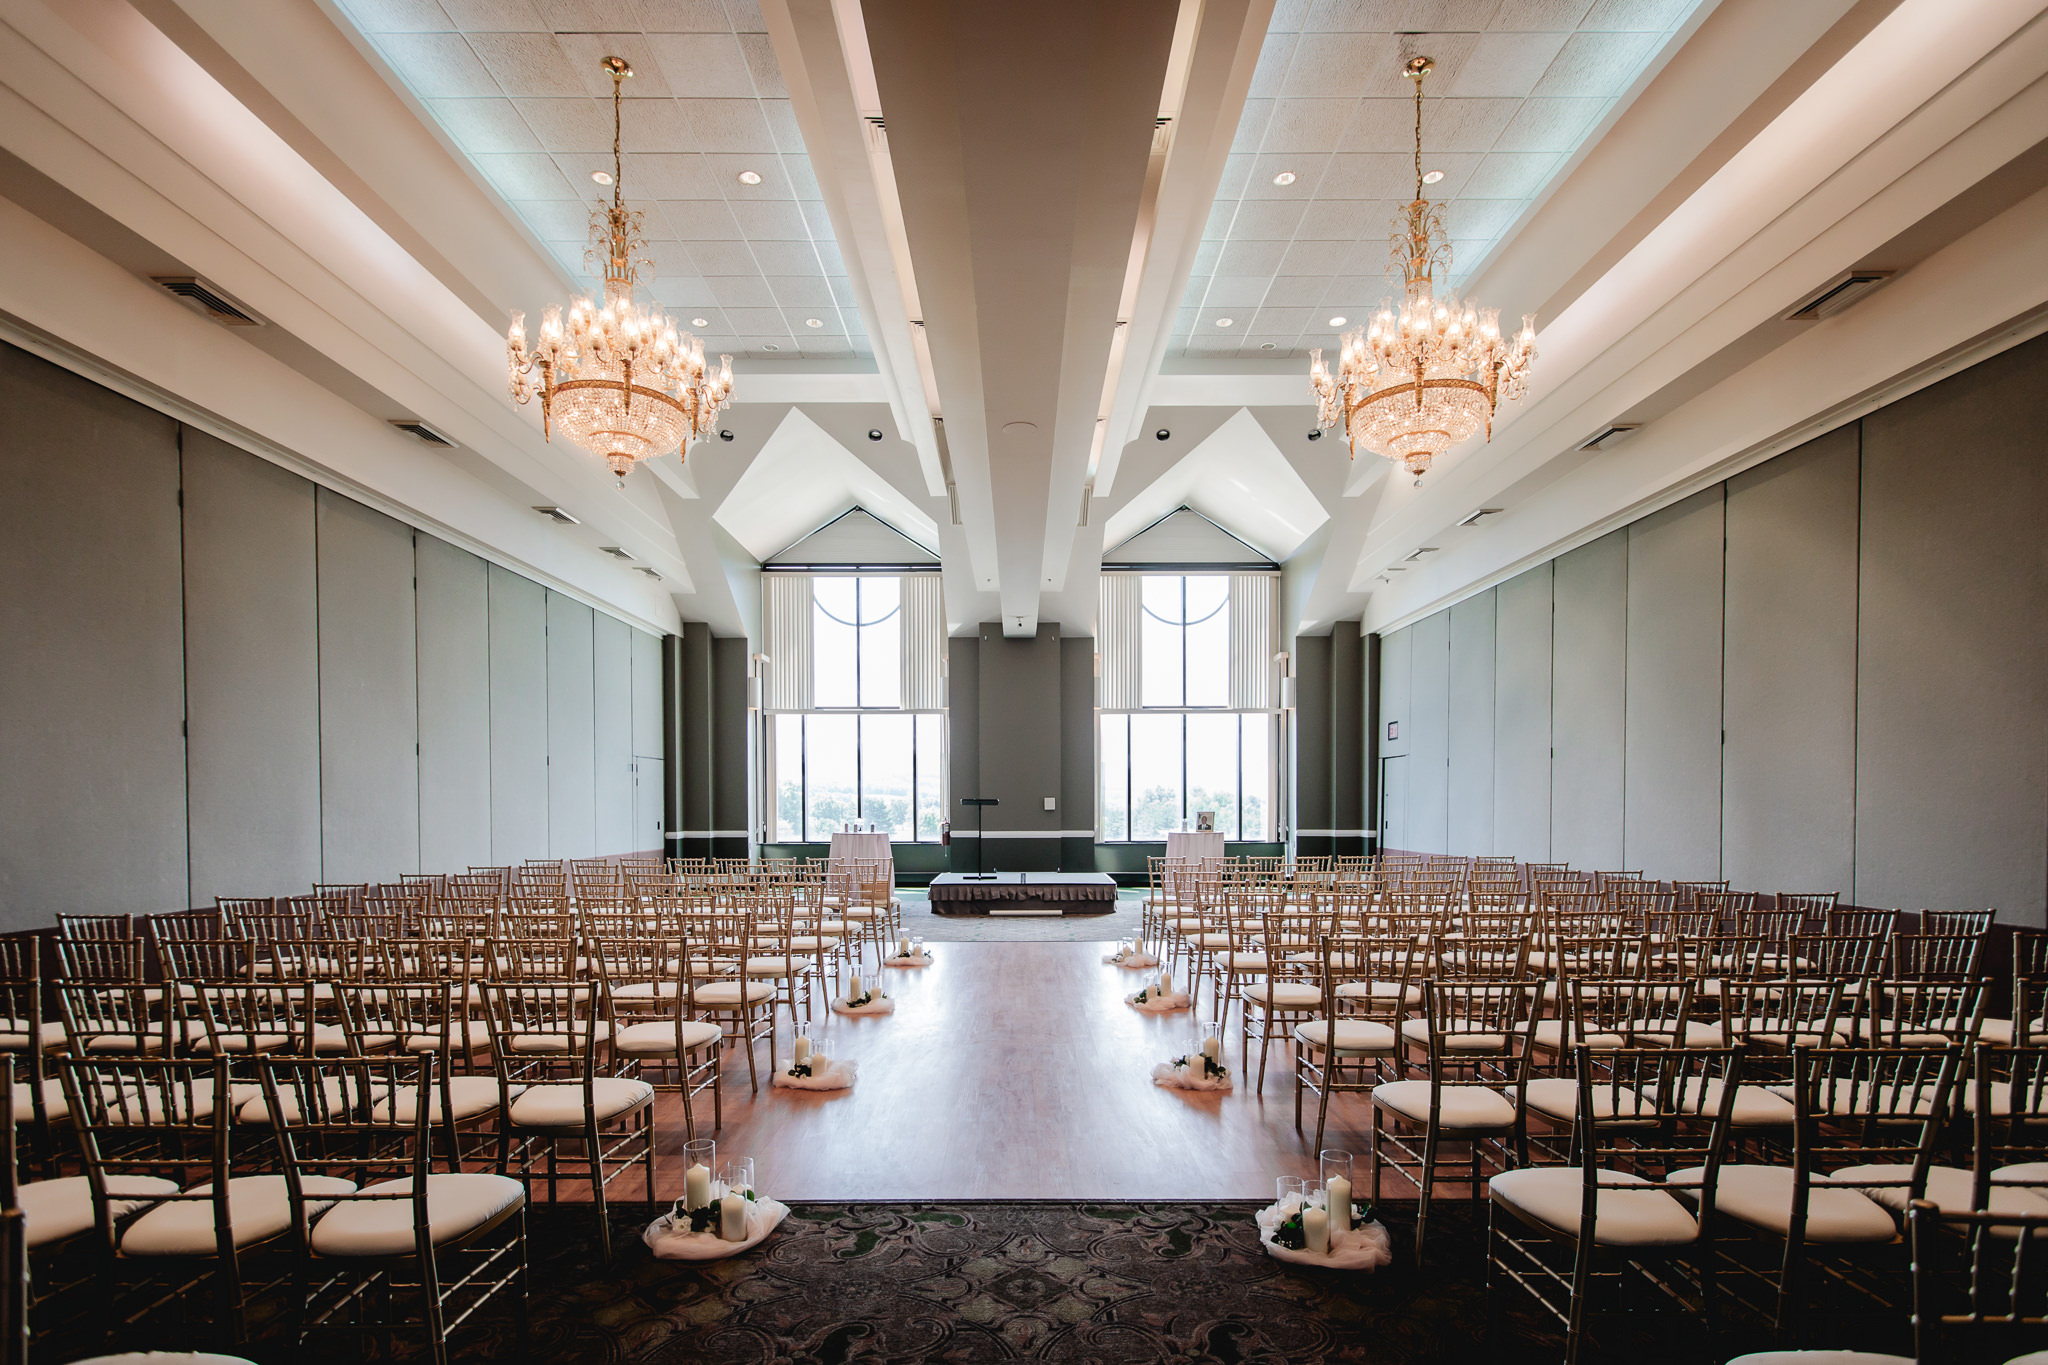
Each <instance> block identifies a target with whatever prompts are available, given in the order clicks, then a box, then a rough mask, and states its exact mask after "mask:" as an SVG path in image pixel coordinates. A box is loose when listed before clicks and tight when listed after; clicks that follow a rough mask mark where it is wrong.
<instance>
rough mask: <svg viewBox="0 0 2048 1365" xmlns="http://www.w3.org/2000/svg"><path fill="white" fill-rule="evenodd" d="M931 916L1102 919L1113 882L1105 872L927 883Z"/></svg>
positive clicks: (961, 875)
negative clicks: (1029, 916)
mask: <svg viewBox="0 0 2048 1365" xmlns="http://www.w3.org/2000/svg"><path fill="white" fill-rule="evenodd" d="M931 902H932V913H933V914H935V915H1107V914H1111V913H1113V912H1114V911H1115V910H1116V879H1115V878H1113V877H1111V876H1110V875H1109V874H1108V873H1106V872H995V873H990V874H989V875H987V876H983V877H976V876H973V875H971V874H969V873H965V872H943V873H941V874H939V875H938V876H936V877H934V878H932V885H931Z"/></svg>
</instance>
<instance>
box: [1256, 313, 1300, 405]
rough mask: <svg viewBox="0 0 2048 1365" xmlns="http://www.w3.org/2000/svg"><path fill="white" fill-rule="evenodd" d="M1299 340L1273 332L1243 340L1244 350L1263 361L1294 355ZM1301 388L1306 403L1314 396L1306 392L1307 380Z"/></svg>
mask: <svg viewBox="0 0 2048 1365" xmlns="http://www.w3.org/2000/svg"><path fill="white" fill-rule="evenodd" d="M1262 325H1263V324H1262ZM1299 340H1300V337H1299V336H1289V335H1281V334H1278V333H1274V332H1253V333H1252V334H1251V335H1250V336H1248V337H1246V338H1245V339H1244V348H1245V350H1247V351H1253V352H1257V353H1258V354H1259V355H1260V356H1262V357H1264V358H1265V359H1267V360H1271V359H1273V358H1274V357H1276V356H1287V355H1293V354H1295V343H1296V342H1297V341H1299ZM1301 388H1302V401H1303V402H1307V401H1308V399H1309V398H1311V397H1313V396H1314V395H1312V394H1310V393H1309V392H1308V380H1307V379H1306V378H1304V379H1303V380H1302V384H1301Z"/></svg>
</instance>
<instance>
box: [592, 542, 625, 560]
mask: <svg viewBox="0 0 2048 1365" xmlns="http://www.w3.org/2000/svg"><path fill="white" fill-rule="evenodd" d="M597 548H598V549H600V550H602V551H604V552H605V553H606V554H608V555H610V556H611V557H612V558H613V559H625V560H630V559H632V557H633V552H632V551H631V550H629V549H627V548H626V547H625V546H623V545H600V546H598V547H597Z"/></svg>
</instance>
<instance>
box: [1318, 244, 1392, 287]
mask: <svg viewBox="0 0 2048 1365" xmlns="http://www.w3.org/2000/svg"><path fill="white" fill-rule="evenodd" d="M1394 270H1395V266H1394V250H1393V244H1392V242H1391V241H1390V240H1389V239H1388V238H1386V237H1360V238H1359V239H1358V240H1357V241H1355V242H1353V243H1352V244H1351V249H1350V250H1349V251H1347V252H1345V253H1344V256H1343V259H1341V260H1339V261H1338V262H1337V263H1336V264H1335V265H1334V266H1333V267H1332V268H1331V271H1330V273H1331V275H1332V276H1333V277H1336V278H1340V279H1347V278H1348V279H1356V278H1360V277H1363V276H1369V275H1371V274H1372V273H1373V272H1375V271H1381V272H1384V273H1385V275H1386V276H1387V287H1388V288H1390V289H1391V288H1393V287H1394Z"/></svg>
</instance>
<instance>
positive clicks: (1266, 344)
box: [1259, 341, 1280, 351]
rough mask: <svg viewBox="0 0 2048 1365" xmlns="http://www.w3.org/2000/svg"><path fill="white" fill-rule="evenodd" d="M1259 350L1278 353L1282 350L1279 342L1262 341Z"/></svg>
mask: <svg viewBox="0 0 2048 1365" xmlns="http://www.w3.org/2000/svg"><path fill="white" fill-rule="evenodd" d="M1259 349H1260V350H1262V351H1276V350H1278V349H1280V348H1279V344H1278V343H1277V342H1271V341H1262V342H1260V343H1259Z"/></svg>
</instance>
